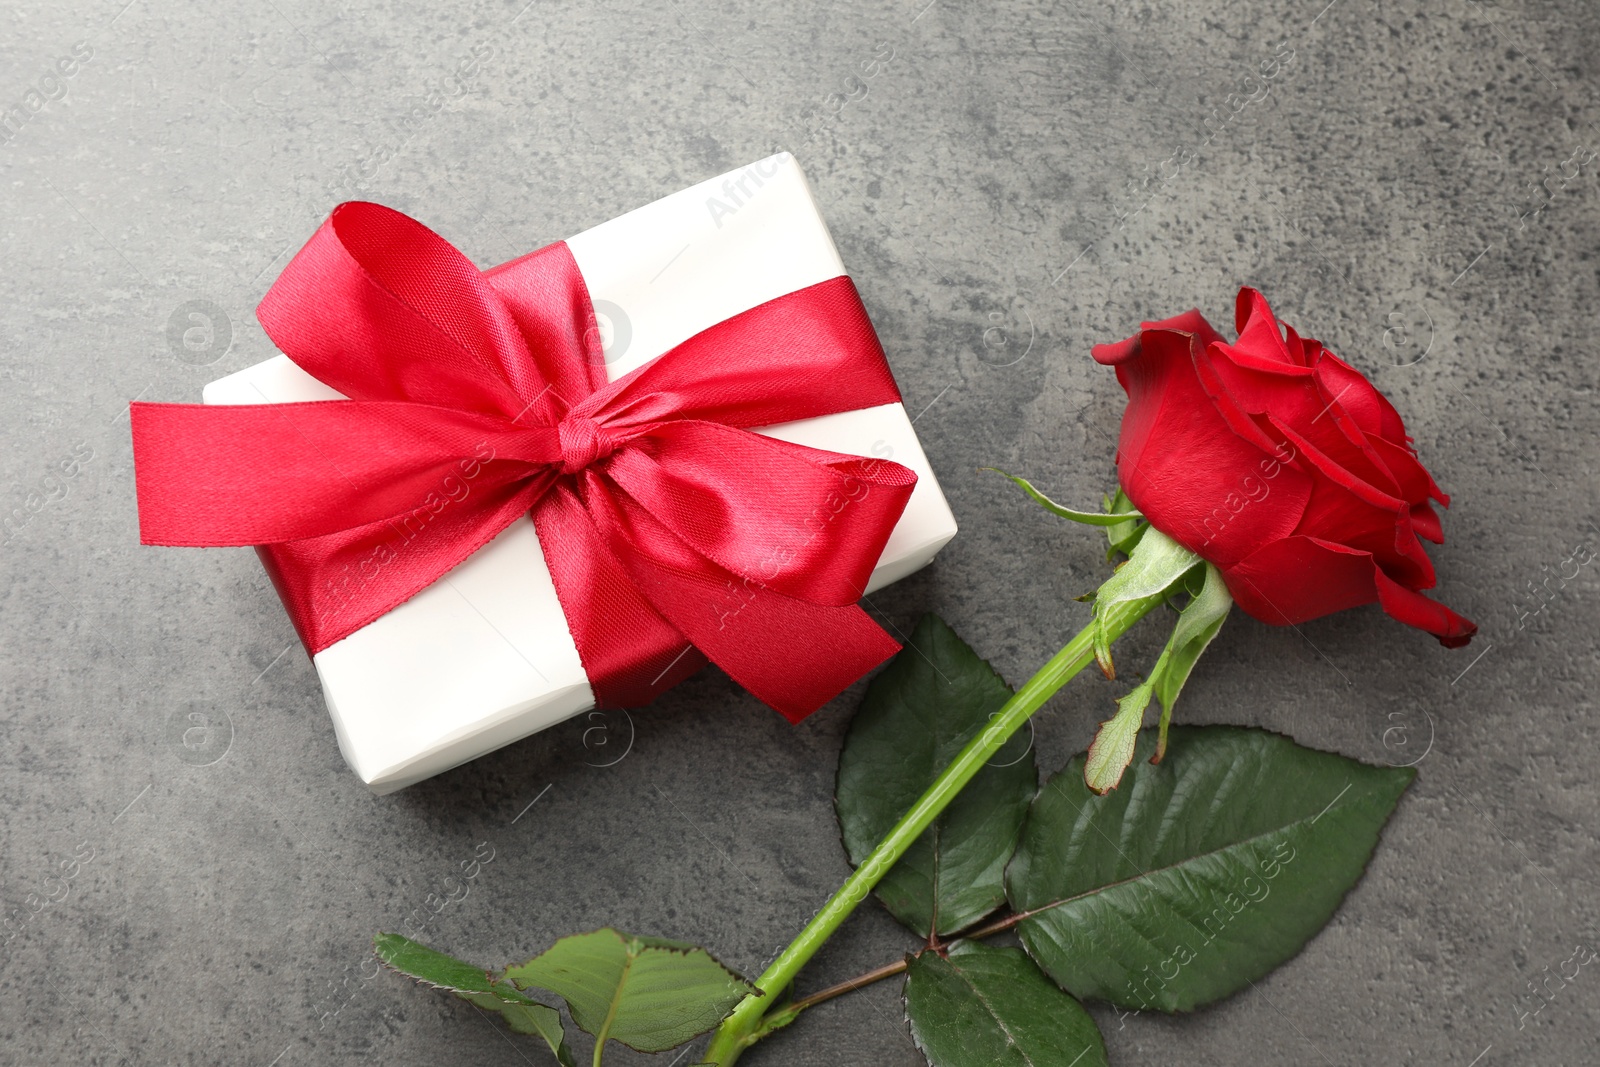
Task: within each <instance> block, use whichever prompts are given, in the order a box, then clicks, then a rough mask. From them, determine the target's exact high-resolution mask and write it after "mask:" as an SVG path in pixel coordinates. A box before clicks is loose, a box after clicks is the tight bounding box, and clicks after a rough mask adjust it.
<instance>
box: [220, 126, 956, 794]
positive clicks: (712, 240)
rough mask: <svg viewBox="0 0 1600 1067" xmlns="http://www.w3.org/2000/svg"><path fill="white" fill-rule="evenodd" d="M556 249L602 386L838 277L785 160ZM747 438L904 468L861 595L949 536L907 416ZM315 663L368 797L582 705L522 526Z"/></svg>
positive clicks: (285, 364)
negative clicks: (599, 363) (585, 317)
mask: <svg viewBox="0 0 1600 1067" xmlns="http://www.w3.org/2000/svg"><path fill="white" fill-rule="evenodd" d="M567 246H568V247H569V248H570V249H571V250H572V255H573V258H574V259H576V260H577V263H578V267H579V269H580V270H581V271H582V273H583V278H584V281H585V283H587V285H588V287H589V293H590V296H591V297H592V298H593V300H594V304H595V312H596V317H597V321H599V323H600V324H601V330H602V341H603V343H604V345H605V354H606V372H607V374H608V375H609V376H610V378H611V380H612V381H615V380H616V379H618V378H620V377H622V376H623V375H624V374H627V373H628V372H629V371H632V370H634V369H636V368H638V367H640V366H643V365H644V364H646V363H648V362H649V361H650V360H652V359H654V358H656V357H657V356H659V355H661V354H663V353H664V352H667V351H668V350H670V349H672V348H674V347H675V346H677V345H678V344H680V343H682V342H683V341H685V340H687V339H688V338H690V337H692V336H694V335H695V334H697V333H699V332H701V331H702V330H705V329H707V328H709V327H711V326H714V325H716V324H717V323H719V322H721V321H723V320H724V319H728V318H731V317H733V316H734V315H737V314H739V313H740V312H742V311H748V310H749V309H750V308H753V307H755V306H756V305H758V304H763V303H766V302H767V301H768V300H772V299H775V298H777V297H780V296H783V295H785V294H787V293H791V292H794V291H795V290H797V289H802V288H805V287H806V286H809V285H814V284H816V283H817V282H821V281H826V280H828V279H829V278H836V277H838V276H839V275H841V274H844V273H845V270H844V264H843V262H841V261H840V259H839V253H838V251H837V250H836V249H835V248H834V246H833V240H832V238H831V237H829V236H828V229H827V226H826V224H824V223H823V221H822V216H821V214H820V213H819V212H818V210H817V205H816V202H815V201H814V200H813V199H812V197H811V191H810V189H809V187H808V186H807V184H806V179H805V175H804V174H803V173H802V172H801V170H800V167H799V165H798V164H797V163H796V162H795V161H794V158H793V157H792V156H790V155H789V154H788V153H786V152H785V153H781V154H779V155H776V156H772V157H770V158H768V159H764V160H761V161H760V162H758V163H753V164H751V165H750V166H748V167H745V168H743V169H741V170H738V171H734V172H732V173H730V174H727V175H723V176H720V177H717V178H712V179H711V180H710V181H706V182H702V183H700V184H699V185H696V186H692V187H690V188H688V189H685V190H683V191H682V192H679V193H674V194H673V195H671V196H668V197H665V198H664V199H661V200H657V201H656V202H655V203H653V204H650V205H648V206H646V207H642V208H640V209H638V210H637V211H630V212H629V213H628V214H626V215H623V216H621V217H619V218H615V219H612V220H611V221H610V222H606V223H602V224H601V225H599V226H596V227H595V228H593V229H591V230H587V231H585V232H583V233H581V234H579V235H578V236H576V237H572V238H569V239H568V240H567ZM342 398H343V396H342V394H340V393H338V392H335V391H334V390H333V389H330V388H329V387H328V386H326V385H323V384H322V383H321V382H319V381H317V380H316V379H315V378H313V377H311V375H309V374H307V373H306V372H305V371H303V370H301V369H300V368H299V367H297V366H296V365H295V364H294V363H292V362H291V361H290V360H289V357H287V356H276V357H274V358H272V359H269V360H267V361H266V362H264V363H258V364H256V365H255V366H254V367H250V368H248V369H246V370H242V371H240V372H238V373H237V374H230V375H229V376H228V377H226V378H221V379H219V380H217V381H214V382H212V383H211V384H210V385H208V386H206V388H205V394H204V399H205V402H206V403H207V404H266V403H274V404H278V403H289V402H292V401H302V400H338V399H342ZM756 432H757V433H763V434H766V435H767V436H769V437H776V438H780V439H782V440H785V441H793V442H795V443H798V444H803V445H811V446H813V447H815V448H822V449H827V450H829V451H833V452H844V453H849V454H852V455H858V456H867V457H873V458H877V459H888V460H893V461H895V462H896V463H900V464H903V465H905V466H907V467H909V468H911V469H912V470H913V471H915V472H916V474H917V485H916V489H915V491H914V492H913V493H912V495H911V500H910V502H909V503H908V504H907V505H906V510H905V513H904V514H903V515H902V516H901V518H900V522H899V524H898V525H896V526H895V529H894V532H893V533H892V534H891V535H890V537H889V541H888V544H887V545H886V546H885V547H884V551H883V556H882V557H881V558H880V559H879V561H878V565H877V567H876V569H874V571H873V572H872V580H871V582H870V583H868V585H867V592H868V593H870V592H872V591H873V590H875V589H878V588H880V587H882V586H884V585H887V584H889V583H890V582H893V581H898V580H899V579H901V578H904V577H905V576H906V575H908V574H910V573H912V572H913V571H915V570H917V569H919V568H921V567H923V566H925V565H926V564H928V563H929V562H931V561H932V559H933V557H934V555H935V553H937V552H938V551H939V549H940V548H942V547H944V545H945V544H946V543H947V542H948V541H949V540H950V539H951V538H952V537H954V536H955V533H956V524H955V517H954V516H953V515H951V513H950V508H949V505H947V504H946V503H945V499H944V494H943V493H941V492H940V490H939V483H938V481H937V480H936V479H935V478H934V475H933V471H932V469H931V468H929V466H928V458H927V456H925V455H924V454H923V451H922V446H921V444H920V443H918V441H917V435H916V431H915V430H913V429H912V426H911V420H910V419H909V418H908V417H907V416H906V411H905V408H904V407H903V406H902V405H900V404H885V405H882V406H879V407H871V408H863V409H860V410H857V411H846V412H840V413H838V414H834V415H825V416H822V417H821V418H814V419H804V420H801V421H799V422H790V423H784V424H783V425H781V426H771V427H767V428H765V429H761V430H757V431H756ZM401 551H404V549H403V548H402V549H401ZM312 661H313V663H315V665H316V668H317V675H318V676H319V677H320V678H321V679H322V689H323V693H324V694H325V696H326V698H327V703H328V710H329V712H330V713H331V714H332V716H333V725H334V729H335V730H336V731H337V733H338V736H339V748H340V750H341V751H342V752H343V753H344V758H345V760H346V762H348V763H349V764H350V766H351V767H352V768H353V769H354V770H355V772H356V774H358V775H360V777H361V780H362V781H363V782H365V783H366V784H367V786H368V787H369V788H371V789H372V790H373V791H374V792H376V793H388V792H391V791H393V790H396V789H400V788H402V787H404V786H407V785H410V784H412V783H413V782H418V781H421V780H422V779H424V778H429V777H432V776H433V775H435V774H438V773H440V772H441V771H446V770H449V769H450V768H451V767H455V766H458V765H459V764H462V763H465V762H467V761H468V760H471V759H476V758H477V757H478V756H481V755H484V754H485V753H487V752H492V751H494V750H495V749H497V748H501V747H502V746H504V745H508V744H510V743H511V742H513V741H516V740H518V739H520V738H523V737H526V736H528V735H529V734H531V733H534V732H536V731H538V730H542V729H544V728H545V727H547V726H552V725H554V724H555V723H558V722H561V721H562V720H564V719H568V718H570V717H572V716H574V715H577V714H580V713H581V712H584V711H587V710H589V709H590V708H592V707H594V693H593V691H592V690H591V689H590V687H589V680H588V678H587V677H586V676H585V675H584V671H583V665H582V664H581V663H580V662H579V659H578V649H577V646H576V645H575V644H574V643H573V638H572V634H571V632H570V631H569V629H568V627H567V621H566V617H565V615H564V614H563V613H562V610H561V604H560V602H559V601H558V600H557V599H556V591H555V586H554V585H553V584H552V583H551V580H550V571H549V569H548V568H547V567H546V565H545V560H544V553H543V552H542V551H541V549H540V547H539V538H538V536H537V534H535V532H534V526H533V520H532V519H531V518H529V517H527V516H524V517H522V518H520V519H518V520H517V521H516V522H515V523H513V524H512V525H511V527H510V528H508V529H507V530H506V531H505V532H503V533H502V534H500V535H499V536H498V537H496V538H495V539H494V540H493V541H490V542H489V543H488V544H487V545H485V546H484V547H483V548H481V549H479V550H478V551H477V552H476V553H474V554H473V555H472V556H471V557H469V558H468V559H467V561H466V562H465V563H462V564H461V565H460V566H458V567H456V568H455V569H454V570H452V571H450V572H449V573H448V574H446V575H445V576H444V577H443V578H441V579H439V580H438V581H437V582H435V583H433V585H431V586H429V587H428V588H426V589H424V590H423V591H422V592H420V593H418V594H417V595H416V596H414V597H412V598H411V599H410V600H408V601H406V602H405V603H404V604H401V605H400V606H399V607H397V608H395V609H394V610H393V611H390V612H389V613H388V614H386V615H384V616H382V617H381V618H379V619H377V620H376V621H375V622H372V623H370V624H368V625H367V626H365V627H363V628H362V629H360V630H358V631H356V632H355V633H353V634H351V635H350V636H349V637H346V638H345V639H344V640H342V641H338V642H336V643H335V644H333V645H330V646H329V647H328V648H326V649H324V650H322V651H321V652H319V653H317V654H316V656H314V657H313V660H312Z"/></svg>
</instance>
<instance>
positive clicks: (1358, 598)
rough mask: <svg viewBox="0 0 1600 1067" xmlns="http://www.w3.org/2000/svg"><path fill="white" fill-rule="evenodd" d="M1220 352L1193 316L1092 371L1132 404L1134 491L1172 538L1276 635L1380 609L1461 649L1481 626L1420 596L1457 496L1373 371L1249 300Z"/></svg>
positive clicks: (1101, 356)
mask: <svg viewBox="0 0 1600 1067" xmlns="http://www.w3.org/2000/svg"><path fill="white" fill-rule="evenodd" d="M1235 326H1236V328H1237V329H1238V332H1239V339H1238V340H1237V341H1235V342H1234V343H1232V344H1229V343H1228V342H1227V341H1225V340H1223V338H1222V337H1221V335H1219V334H1218V333H1217V331H1216V330H1213V329H1212V328H1211V325H1210V324H1209V323H1207V322H1206V320H1205V319H1204V318H1203V317H1202V316H1201V315H1200V313H1199V312H1198V311H1190V312H1187V313H1185V314H1182V315H1179V316H1177V317H1176V318H1171V319H1166V320H1164V321H1162V322H1147V323H1145V324H1144V325H1143V326H1141V327H1140V330H1139V332H1138V333H1136V334H1135V335H1134V336H1132V337H1130V338H1128V339H1127V340H1126V341H1122V342H1120V343H1118V344H1110V345H1096V346H1095V348H1094V358H1095V359H1096V360H1098V361H1099V362H1101V363H1104V364H1108V365H1110V366H1112V367H1115V368H1116V371H1117V380H1118V381H1119V382H1121V383H1122V387H1123V389H1125V390H1126V391H1127V393H1128V407H1127V411H1126V412H1125V414H1124V415H1123V418H1122V436H1121V440H1120V441H1119V442H1118V447H1117V472H1118V475H1119V476H1120V479H1121V482H1122V487H1123V490H1124V491H1125V492H1126V493H1127V494H1128V497H1129V499H1131V500H1132V501H1133V503H1134V505H1135V506H1136V507H1137V508H1138V509H1139V510H1140V511H1141V512H1143V513H1144V515H1145V517H1146V518H1147V519H1149V520H1150V522H1151V523H1152V524H1153V525H1154V526H1155V527H1156V528H1157V529H1159V530H1161V531H1162V532H1163V533H1165V534H1167V535H1168V536H1169V537H1171V538H1173V539H1174V540H1175V541H1177V542H1178V543H1180V544H1182V545H1184V546H1185V547H1186V548H1189V549H1190V550H1192V551H1194V552H1196V553H1198V554H1199V555H1200V556H1202V557H1203V558H1205V559H1206V560H1208V561H1210V562H1211V563H1214V564H1216V566H1217V567H1218V568H1219V569H1220V570H1221V571H1222V575H1223V578H1224V579H1225V580H1226V582H1227V585H1228V591H1229V592H1230V593H1232V594H1233V598H1234V600H1235V601H1237V602H1238V604H1239V606H1240V607H1242V608H1243V609H1244V610H1245V611H1246V612H1248V613H1249V614H1251V615H1252V616H1254V617H1255V618H1257V619H1260V620H1261V621H1262V622H1266V623H1272V624H1276V625H1284V624H1292V623H1300V622H1305V621H1306V620H1307V619H1315V618H1318V617H1319V616H1322V615H1328V614H1331V613H1332V612H1335V611H1342V610H1344V609H1345V608H1350V607H1355V606H1356V605H1359V604H1370V603H1373V602H1374V601H1376V602H1377V603H1378V604H1380V605H1381V606H1382V607H1383V610H1384V611H1386V612H1388V613H1389V614H1390V615H1391V616H1393V617H1394V618H1396V619H1399V620H1400V621H1401V622H1403V623H1406V624H1407V625H1409V626H1415V627H1417V628H1419V629H1422V630H1426V631H1428V632H1429V633H1431V634H1434V635H1435V636H1437V637H1438V638H1439V640H1440V642H1441V643H1443V644H1444V645H1445V646H1447V647H1450V648H1459V647H1460V646H1462V645H1465V644H1466V643H1467V641H1468V640H1469V639H1470V638H1471V637H1472V635H1473V634H1474V633H1476V632H1477V629H1478V628H1477V626H1475V625H1474V624H1473V623H1471V622H1470V621H1468V620H1467V619H1465V618H1462V617H1461V616H1460V615H1457V614H1456V613H1455V612H1453V611H1451V610H1450V609H1449V608H1447V607H1445V606H1444V605H1443V604H1440V603H1438V602H1436V601H1433V600H1430V599H1428V598H1427V597H1425V596H1423V595H1422V593H1421V592H1420V590H1423V589H1430V588H1432V587H1433V585H1434V573H1433V564H1432V563H1431V562H1430V561H1429V559H1428V555H1427V553H1426V552H1425V551H1423V547H1422V542H1421V540H1419V539H1420V538H1425V539H1427V540H1429V541H1432V542H1434V543H1435V544H1438V543H1441V542H1443V540H1444V533H1443V530H1442V528H1441V527H1440V525H1439V514H1438V512H1436V511H1435V510H1434V508H1433V504H1434V503H1438V504H1439V505H1441V506H1444V507H1448V506H1449V504H1450V498H1449V497H1447V496H1445V495H1444V493H1442V492H1441V491H1440V490H1439V487H1438V486H1437V485H1435V484H1434V483H1433V478H1432V477H1430V476H1429V474H1428V472H1427V470H1426V469H1424V467H1423V466H1422V464H1421V463H1420V462H1419V461H1418V459H1417V455H1416V451H1415V450H1414V449H1413V448H1412V447H1411V439H1410V438H1409V437H1407V436H1406V428H1405V424H1404V423H1403V422H1401V421H1400V416H1399V415H1398V414H1397V413H1396V412H1395V410H1394V407H1393V406H1392V405H1391V404H1390V403H1389V401H1388V400H1387V399H1385V398H1384V396H1383V394H1382V393H1380V392H1378V390H1377V389H1375V388H1373V386H1372V383H1371V382H1369V381H1367V379H1366V378H1365V377H1363V376H1362V375H1361V373H1360V372H1359V371H1357V370H1355V369H1354V368H1353V367H1351V366H1350V365H1349V364H1348V363H1346V362H1344V361H1343V360H1342V359H1340V358H1339V357H1338V356H1336V355H1334V354H1333V353H1332V352H1329V351H1328V350H1327V349H1326V348H1324V347H1323V346H1322V344H1321V342H1319V341H1313V340H1311V339H1310V338H1302V337H1301V336H1299V335H1298V334H1297V333H1295V331H1294V329H1293V328H1292V327H1290V328H1288V329H1287V336H1286V335H1285V332H1284V330H1283V329H1280V327H1279V324H1278V320H1277V319H1276V318H1274V317H1273V314H1272V310H1271V309H1270V308H1269V307H1268V306H1267V301H1266V299H1265V298H1264V297H1262V295H1261V294H1260V293H1258V292H1256V291H1255V290H1254V289H1241V290H1240V291H1239V299H1238V305H1237V309H1236V311H1235Z"/></svg>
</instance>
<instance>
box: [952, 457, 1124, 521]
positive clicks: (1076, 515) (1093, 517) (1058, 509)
mask: <svg viewBox="0 0 1600 1067" xmlns="http://www.w3.org/2000/svg"><path fill="white" fill-rule="evenodd" d="M978 469H979V470H985V471H994V472H995V473H996V474H1001V475H1004V476H1005V477H1007V478H1010V479H1011V480H1012V481H1014V482H1016V483H1017V484H1018V485H1020V486H1021V487H1022V491H1023V492H1025V493H1027V494H1028V495H1029V496H1031V497H1033V499H1034V500H1036V501H1038V502H1039V504H1040V505H1041V506H1042V507H1043V508H1044V509H1045V510H1046V511H1048V512H1050V513H1051V514H1052V515H1059V516H1061V517H1062V518H1063V519H1071V520H1072V521H1073V522H1081V523H1084V524H1085V525H1088V526H1107V527H1116V526H1121V525H1126V524H1128V523H1137V522H1139V521H1141V520H1142V519H1143V518H1144V516H1143V515H1141V514H1139V512H1138V511H1135V510H1133V505H1132V503H1131V502H1129V504H1128V510H1127V511H1125V512H1123V513H1119V514H1106V513H1104V512H1099V511H1074V510H1073V509H1072V508H1069V507H1065V506H1063V505H1061V504H1057V503H1056V502H1055V501H1054V500H1051V499H1050V498H1049V497H1047V496H1045V495H1044V494H1043V493H1041V492H1039V490H1037V489H1035V488H1034V486H1033V483H1032V482H1030V481H1028V479H1026V478H1019V477H1017V476H1016V475H1015V474H1007V473H1006V472H1005V471H1003V470H1001V469H1000V468H999V467H979V468H978ZM1117 492H1118V495H1119V496H1120V495H1121V492H1122V491H1121V490H1120V489H1119V490H1118V491H1117ZM1122 499H1124V500H1126V499H1127V498H1126V497H1122Z"/></svg>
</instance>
